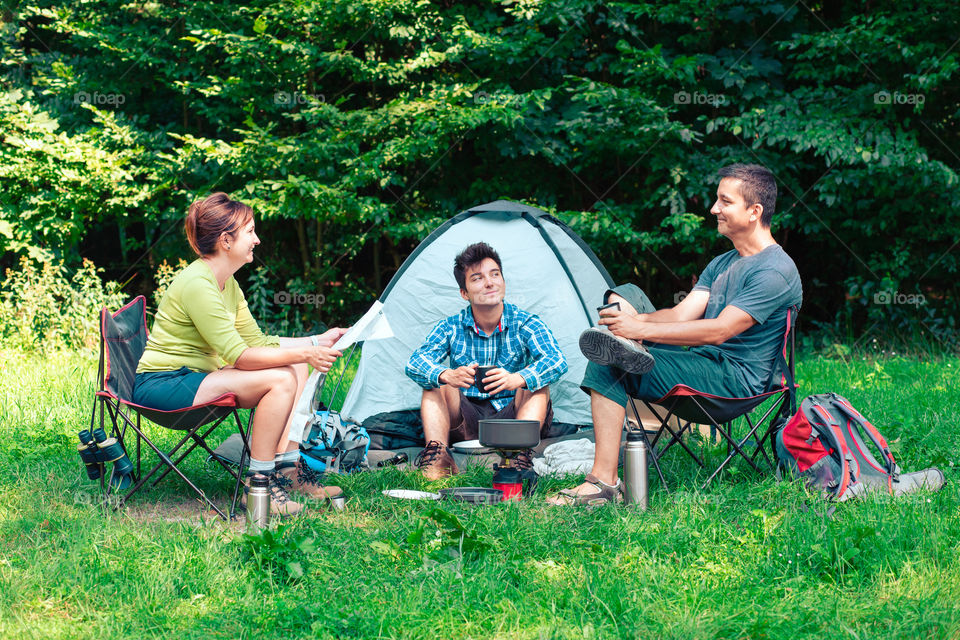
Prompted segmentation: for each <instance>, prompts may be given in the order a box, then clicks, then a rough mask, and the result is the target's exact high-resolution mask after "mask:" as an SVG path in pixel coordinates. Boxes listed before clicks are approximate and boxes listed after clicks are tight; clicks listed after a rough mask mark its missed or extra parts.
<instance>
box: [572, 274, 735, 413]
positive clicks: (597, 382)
mask: <svg viewBox="0 0 960 640" xmlns="http://www.w3.org/2000/svg"><path fill="white" fill-rule="evenodd" d="M611 293H616V294H617V295H619V296H620V297H622V298H623V299H624V300H626V301H627V302H629V303H630V304H631V305H633V307H634V308H635V309H636V310H637V311H638V312H640V313H652V312H654V311H656V309H655V308H654V306H653V304H651V303H650V299H649V298H647V296H646V294H644V292H643V291H642V290H641V289H640V288H639V287H637V286H636V285H632V284H625V285H620V286H618V287H616V288H615V289H611V290H610V291H607V292H606V293H605V294H604V296H603V300H604V302H606V301H607V298H608V297H609V296H610V294H611ZM647 348H648V349H649V350H650V353H651V354H652V355H653V357H654V360H655V361H656V364H654V365H653V369H651V370H650V371H649V372H648V373H645V374H643V375H637V374H634V373H626V372H624V371H621V370H620V369H617V368H616V367H606V366H603V365H599V364H596V363H594V362H588V363H587V369H586V371H584V374H583V382H582V383H580V388H581V389H583V390H584V391H585V392H587V393H590V391H591V390H595V391H597V392H599V393H601V394H602V395H604V396H606V397H607V398H610V399H611V400H613V401H614V402H617V403H618V404H620V405H622V406H624V407H625V406H627V396H628V395H630V396H632V397H634V398H638V399H640V400H657V399H659V398H662V397H663V396H665V395H666V394H667V392H668V391H669V390H670V389H672V388H673V387H674V386H676V385H678V384H685V385H687V386H688V387H691V388H693V389H696V390H697V391H702V392H704V393H711V394H714V395H718V396H725V397H728V398H742V397H746V396H751V395H753V394H754V392H752V391H750V390H749V389H748V388H747V386H746V384H744V382H743V381H742V380H741V379H740V373H739V372H738V371H737V368H736V365H735V364H734V363H733V362H732V361H731V360H730V359H729V358H727V357H726V354H725V353H724V352H723V351H721V350H720V349H717V348H716V347H711V346H705V347H691V348H689V349H684V348H681V347H675V346H672V345H657V344H648V345H647Z"/></svg>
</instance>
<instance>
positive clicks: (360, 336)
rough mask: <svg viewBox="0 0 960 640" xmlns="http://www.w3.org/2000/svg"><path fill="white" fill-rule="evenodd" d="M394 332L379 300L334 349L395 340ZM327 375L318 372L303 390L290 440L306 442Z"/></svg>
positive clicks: (294, 415) (298, 401) (315, 372)
mask: <svg viewBox="0 0 960 640" xmlns="http://www.w3.org/2000/svg"><path fill="white" fill-rule="evenodd" d="M392 337H393V329H391V328H390V323H389V322H387V316H386V315H384V313H383V303H382V302H380V301H379V300H377V301H376V302H374V303H373V305H372V306H371V307H370V308H369V309H368V310H367V312H366V313H365V314H363V317H362V318H360V319H359V320H357V321H356V323H354V325H353V326H352V327H350V329H349V330H348V331H347V332H346V333H345V334H343V335H342V336H340V339H339V340H337V342H336V344H334V345H333V348H334V349H336V350H338V351H341V352H342V351H346V349H347V348H348V347H350V346H352V345H354V344H355V343H357V342H366V341H367V340H382V339H383V338H392ZM326 377H327V374H325V373H320V372H319V371H317V370H314V371H313V372H312V373H311V374H310V377H309V378H307V383H306V384H305V385H304V387H303V394H301V396H300V399H299V400H297V406H296V408H295V409H294V413H293V423H292V424H291V425H290V435H289V438H290V439H291V440H293V441H295V442H301V441H302V440H303V435H304V434H303V432H304V430H305V429H306V428H307V425H309V424H310V421H311V420H312V419H313V413H314V411H316V409H317V404H316V402H317V392H318V391H319V390H320V385H322V384H323V380H324V379H325V378H326Z"/></svg>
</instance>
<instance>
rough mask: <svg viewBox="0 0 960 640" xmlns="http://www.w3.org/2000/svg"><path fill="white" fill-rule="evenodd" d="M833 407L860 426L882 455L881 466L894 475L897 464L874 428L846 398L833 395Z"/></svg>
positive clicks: (883, 439) (885, 442) (884, 440)
mask: <svg viewBox="0 0 960 640" xmlns="http://www.w3.org/2000/svg"><path fill="white" fill-rule="evenodd" d="M833 406H835V407H836V408H837V409H838V410H839V411H840V412H841V413H843V414H844V416H846V417H847V418H849V419H850V420H852V421H853V422H855V423H856V424H857V425H859V426H860V428H861V429H863V431H865V432H866V434H867V435H868V436H869V437H870V440H872V441H873V444H874V445H875V446H876V447H877V449H879V450H880V452H881V453H882V454H883V465H884V466H885V467H886V469H887V473H889V474H890V475H891V476H893V475H895V471H896V468H897V462H896V460H894V458H893V454H892V453H891V452H890V447H889V446H888V445H887V441H886V439H885V438H884V437H883V436H882V435H881V434H880V432H879V431H878V430H877V428H876V427H875V426H873V425H872V424H870V421H869V420H867V419H866V418H865V417H863V414H861V413H860V412H859V411H857V410H856V409H854V408H853V405H851V404H850V402H849V401H847V399H846V398H843V397H841V396H838V395H836V394H834V397H833Z"/></svg>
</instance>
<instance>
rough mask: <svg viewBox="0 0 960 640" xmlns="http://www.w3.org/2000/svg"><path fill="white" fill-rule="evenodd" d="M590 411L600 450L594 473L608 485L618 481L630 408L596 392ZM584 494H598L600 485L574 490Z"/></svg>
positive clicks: (598, 450)
mask: <svg viewBox="0 0 960 640" xmlns="http://www.w3.org/2000/svg"><path fill="white" fill-rule="evenodd" d="M590 413H591V414H592V416H593V435H594V437H595V439H596V442H597V446H596V452H595V453H594V456H593V469H591V471H590V473H592V474H593V475H594V476H596V477H597V479H599V480H600V481H601V482H604V483H606V484H608V485H615V484H617V464H618V462H619V461H620V436H621V434H622V433H623V418H624V416H625V414H626V410H625V409H624V408H623V407H621V406H620V405H619V404H617V403H616V402H614V401H613V400H611V399H610V398H608V397H606V396H605V395H603V394H601V393H598V392H596V391H591V392H590ZM574 491H576V492H577V493H578V494H580V493H595V492H596V487H594V486H593V485H592V484H587V483H583V484H581V485H580V486H578V487H576V488H575V489H574Z"/></svg>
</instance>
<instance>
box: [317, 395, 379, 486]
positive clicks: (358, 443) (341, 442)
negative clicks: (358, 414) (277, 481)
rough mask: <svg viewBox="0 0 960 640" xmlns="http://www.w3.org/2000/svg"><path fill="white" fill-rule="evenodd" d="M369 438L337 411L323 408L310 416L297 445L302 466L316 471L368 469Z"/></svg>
mask: <svg viewBox="0 0 960 640" xmlns="http://www.w3.org/2000/svg"><path fill="white" fill-rule="evenodd" d="M369 450H370V436H369V435H367V431H366V429H364V428H363V427H361V426H360V425H359V424H357V423H355V422H348V421H344V420H343V418H341V417H340V413H339V412H338V411H333V410H331V409H327V408H325V407H324V408H323V409H322V410H317V411H316V412H314V414H313V420H312V421H311V423H310V425H309V426H308V427H307V431H306V437H305V438H304V439H303V441H302V442H301V443H300V457H301V458H303V462H304V464H306V465H307V466H308V467H310V468H311V469H316V470H317V471H328V472H330V473H350V472H351V471H357V470H358V469H366V468H367V452H368V451H369Z"/></svg>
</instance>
